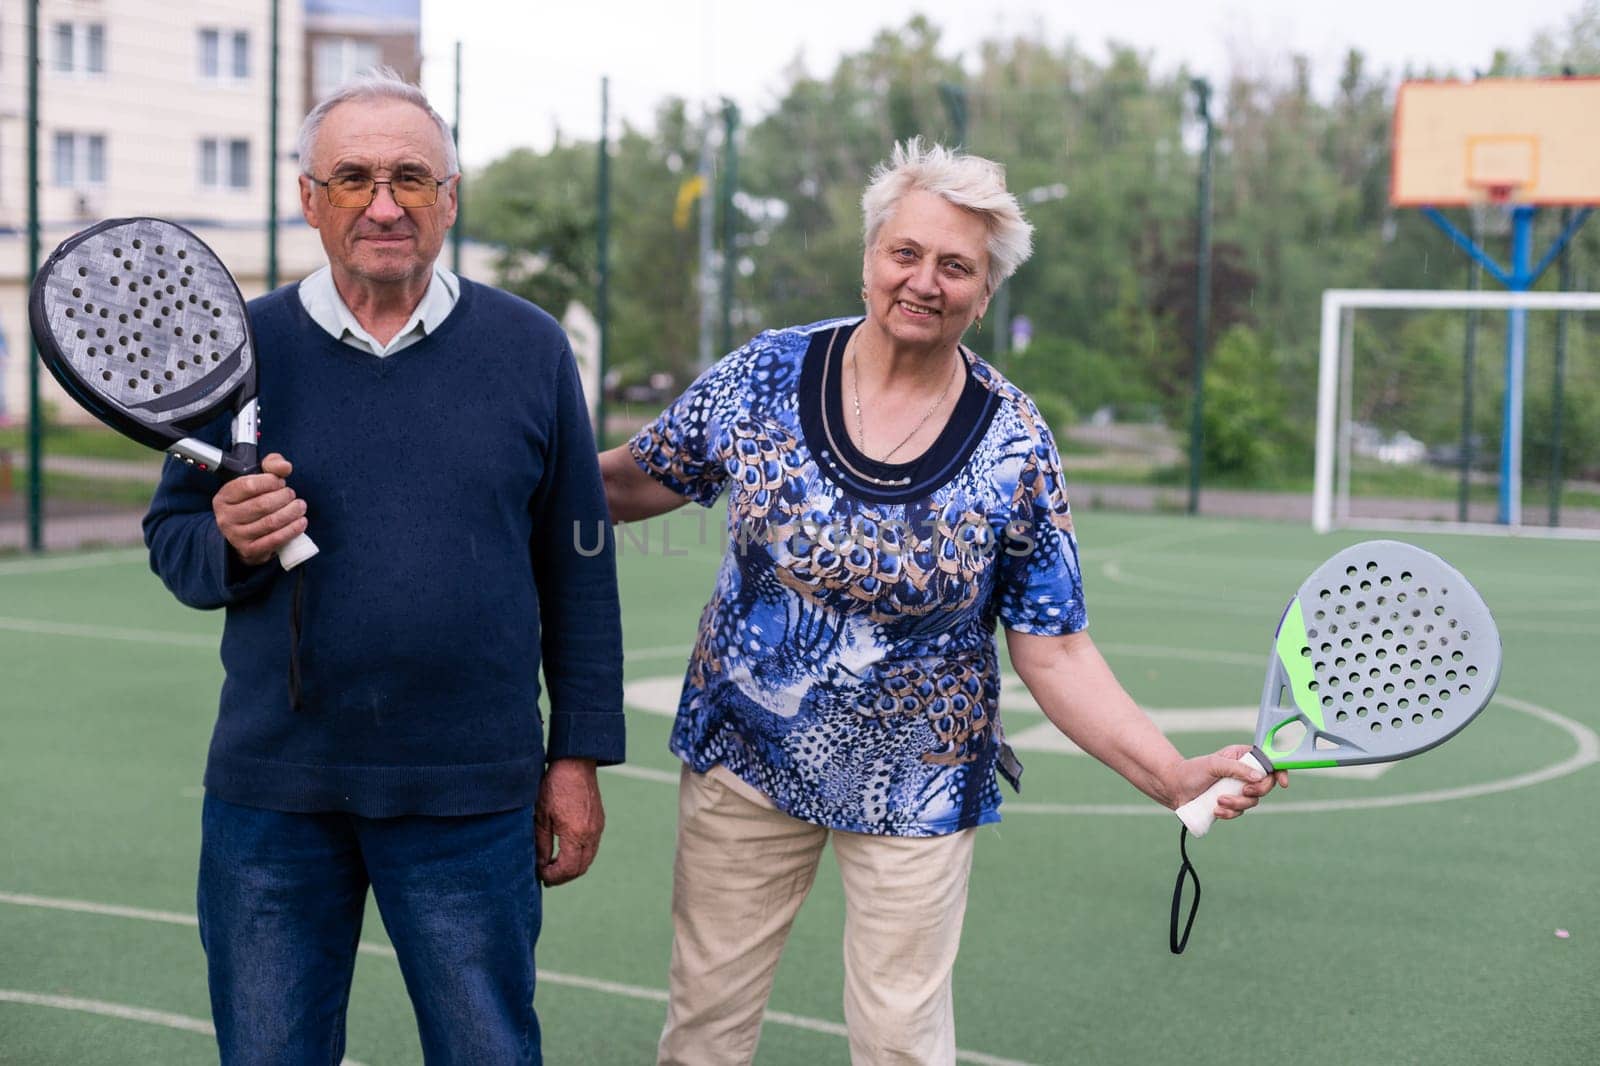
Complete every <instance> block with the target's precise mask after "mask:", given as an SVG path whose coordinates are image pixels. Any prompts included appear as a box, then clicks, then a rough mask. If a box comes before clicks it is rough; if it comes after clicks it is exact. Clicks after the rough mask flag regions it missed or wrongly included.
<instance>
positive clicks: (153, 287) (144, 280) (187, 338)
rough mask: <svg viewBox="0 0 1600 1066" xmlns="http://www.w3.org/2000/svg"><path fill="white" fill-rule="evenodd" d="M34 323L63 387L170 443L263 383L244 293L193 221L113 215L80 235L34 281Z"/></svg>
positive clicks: (118, 423) (150, 440) (138, 432)
mask: <svg viewBox="0 0 1600 1066" xmlns="http://www.w3.org/2000/svg"><path fill="white" fill-rule="evenodd" d="M28 318H29V325H30V326H31V327H32V329H33V335H34V339H35V341H36V342H37V343H38V345H39V351H40V356H41V358H42V360H43V362H44V364H45V365H46V366H47V367H48V368H49V370H50V372H51V373H52V374H53V375H54V376H55V378H56V380H57V381H59V382H60V383H61V385H62V387H63V388H65V389H66V390H67V392H68V393H69V394H70V395H71V396H72V397H73V399H75V400H76V401H77V402H78V403H79V404H80V405H82V406H83V407H84V408H85V409H86V410H88V411H89V412H90V413H91V414H93V415H95V417H97V418H99V419H100V420H101V421H102V422H105V423H106V424H107V425H109V426H111V427H112V428H113V429H115V430H117V431H118V432H121V433H123V434H125V435H127V436H129V437H132V438H133V439H135V440H138V441H140V442H141V443H143V444H146V445H149V446H150V447H153V448H165V447H166V446H167V445H169V444H171V443H173V442H174V441H177V440H179V439H181V438H182V437H184V436H185V435H186V434H187V431H188V430H192V429H193V428H196V427H198V426H200V425H203V424H204V423H206V422H208V421H210V420H211V419H212V418H214V417H215V416H216V415H217V414H219V413H221V411H222V410H224V409H225V408H226V407H227V406H228V405H229V404H230V403H231V402H232V403H236V402H242V401H243V400H245V399H249V398H251V397H253V395H254V392H255V369H256V357H255V347H254V344H253V342H252V339H251V335H250V326H249V319H248V317H247V315H246V312H245V305H244V298H243V297H242V296H241V295H240V293H239V287H238V286H237V285H236V284H235V283H234V280H233V276H232V275H231V274H229V273H228V270H227V268H226V267H225V266H223V265H222V261H221V260H219V259H218V258H217V256H216V254H215V253H214V252H212V250H211V249H210V248H209V247H207V246H206V244H205V242H203V241H201V240H200V238H199V237H197V236H195V235H194V234H193V233H191V232H189V231H188V230H187V229H185V228H183V227H182V226H179V225H176V224H174V223H171V222H166V221H164V220H161V219H155V218H128V219H112V220H109V221H106V222H101V223H99V224H98V225H95V226H92V227H90V228H89V229H87V230H84V231H83V232H82V233H79V234H76V235H75V236H73V237H71V238H69V239H68V240H66V241H65V242H63V243H62V245H61V246H60V247H59V248H57V249H56V251H55V252H54V253H53V254H52V255H51V256H50V258H49V259H48V260H47V261H46V262H45V264H44V266H43V267H42V268H41V269H40V271H39V273H38V275H37V276H36V277H35V278H34V282H33V288H32V291H31V293H30V295H29V301H28Z"/></svg>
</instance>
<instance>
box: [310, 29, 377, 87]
mask: <svg viewBox="0 0 1600 1066" xmlns="http://www.w3.org/2000/svg"><path fill="white" fill-rule="evenodd" d="M381 60H382V56H381V54H380V53H379V51H378V45H377V43H376V42H374V41H363V40H361V39H360V38H357V37H324V38H322V39H321V40H319V41H317V42H316V43H315V44H313V45H312V49H311V64H312V66H311V95H312V96H314V97H316V98H317V99H318V100H321V99H323V98H324V97H326V96H327V95H328V94H329V93H331V92H333V91H334V90H335V89H337V88H338V87H339V86H341V85H343V84H344V83H345V82H347V81H349V80H350V79H351V78H353V77H355V76H356V75H357V74H360V73H361V72H362V71H366V70H371V69H372V68H373V67H375V66H377V65H378V63H379V62H380V61H381Z"/></svg>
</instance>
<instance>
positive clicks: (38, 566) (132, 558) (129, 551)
mask: <svg viewBox="0 0 1600 1066" xmlns="http://www.w3.org/2000/svg"><path fill="white" fill-rule="evenodd" d="M147 558H149V555H148V553H146V552H145V550H144V549H143V548H125V549H121V550H118V551H109V552H95V553H93V554H88V555H71V556H67V557H65V558H57V557H55V556H49V557H46V558H42V559H15V560H12V561H10V562H5V563H0V577H6V576H9V575H11V574H50V573H59V572H61V571H66V570H93V569H95V568H97V567H102V566H119V565H121V564H123V563H131V562H136V561H143V560H145V559H147Z"/></svg>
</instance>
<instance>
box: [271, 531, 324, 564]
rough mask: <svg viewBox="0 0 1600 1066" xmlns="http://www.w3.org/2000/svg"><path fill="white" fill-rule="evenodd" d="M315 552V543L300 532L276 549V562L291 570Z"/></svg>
mask: <svg viewBox="0 0 1600 1066" xmlns="http://www.w3.org/2000/svg"><path fill="white" fill-rule="evenodd" d="M315 554H317V546H316V544H315V543H313V542H312V540H311V538H310V537H308V536H306V535H305V534H304V533H302V534H300V535H299V536H298V537H296V538H294V539H293V540H291V541H290V542H289V543H287V544H285V545H284V546H283V547H281V548H279V549H278V562H279V563H280V564H281V565H282V566H283V568H284V569H285V570H293V569H294V568H295V567H297V566H299V565H300V564H301V563H303V562H305V561H306V560H307V559H309V558H311V557H312V556H313V555H315Z"/></svg>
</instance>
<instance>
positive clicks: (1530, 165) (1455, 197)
mask: <svg viewBox="0 0 1600 1066" xmlns="http://www.w3.org/2000/svg"><path fill="white" fill-rule="evenodd" d="M1597 121H1600V78H1485V79H1482V80H1479V81H1473V82H1462V81H1408V82H1404V83H1403V84H1401V86H1400V91H1399V93H1398V94H1397V96H1396V100H1395V117H1394V159H1393V170H1392V174H1391V182H1390V189H1389V202H1390V203H1392V204H1394V205H1395V206H1396V207H1450V206H1459V205H1465V204H1480V203H1486V202H1488V203H1506V204H1531V205H1585V204H1600V137H1597V136H1596V131H1597V127H1596V122H1597Z"/></svg>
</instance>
